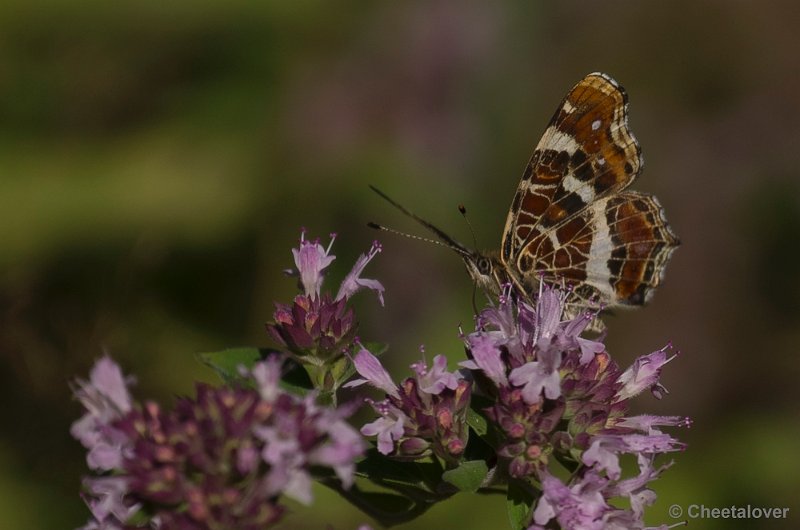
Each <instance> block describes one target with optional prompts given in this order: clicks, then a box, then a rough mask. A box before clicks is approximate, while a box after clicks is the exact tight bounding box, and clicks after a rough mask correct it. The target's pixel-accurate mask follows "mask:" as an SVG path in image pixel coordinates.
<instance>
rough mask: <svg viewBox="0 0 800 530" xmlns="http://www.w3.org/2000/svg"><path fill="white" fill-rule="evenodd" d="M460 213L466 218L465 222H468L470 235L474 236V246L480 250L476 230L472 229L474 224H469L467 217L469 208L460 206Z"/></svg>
mask: <svg viewBox="0 0 800 530" xmlns="http://www.w3.org/2000/svg"><path fill="white" fill-rule="evenodd" d="M458 211H459V212H461V216H462V217H464V220H465V221H466V222H467V226H468V227H469V233H470V234H472V246H473V247H474V248H478V238H477V237H475V230H474V229H473V228H472V223H470V222H469V217H467V207H466V206H464V205H463V204H459V205H458Z"/></svg>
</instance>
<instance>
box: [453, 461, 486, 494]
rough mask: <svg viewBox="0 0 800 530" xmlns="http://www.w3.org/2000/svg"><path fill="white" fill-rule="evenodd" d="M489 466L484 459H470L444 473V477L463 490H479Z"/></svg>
mask: <svg viewBox="0 0 800 530" xmlns="http://www.w3.org/2000/svg"><path fill="white" fill-rule="evenodd" d="M488 472H489V468H488V467H487V466H486V462H484V461H483V460H469V461H467V462H462V463H461V465H459V466H458V467H457V468H455V469H451V470H449V471H445V472H444V473H442V479H443V480H445V481H447V482H449V483H450V484H452V485H453V486H455V487H457V488H458V489H459V490H461V491H471V492H474V491H478V488H480V487H481V484H483V481H484V479H485V478H486V474H487V473H488Z"/></svg>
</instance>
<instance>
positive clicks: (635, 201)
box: [371, 73, 679, 326]
mask: <svg viewBox="0 0 800 530" xmlns="http://www.w3.org/2000/svg"><path fill="white" fill-rule="evenodd" d="M627 110H628V98H627V95H626V93H625V91H624V90H623V88H622V87H621V86H620V85H619V84H617V82H616V81H614V80H613V79H612V78H611V77H609V76H608V75H606V74H602V73H592V74H589V75H587V76H586V77H584V78H583V79H582V80H581V81H580V82H579V83H578V84H577V85H575V86H574V87H573V88H572V90H570V92H569V93H568V94H567V96H566V97H565V98H564V100H563V101H562V102H561V105H559V107H558V109H557V110H556V113H555V115H554V116H553V118H552V120H551V121H550V123H549V125H548V126H547V128H546V129H545V131H544V134H543V135H542V138H541V140H539V143H538V145H537V146H536V149H535V150H534V152H533V155H532V156H531V159H530V161H529V162H528V165H527V166H526V168H525V172H524V174H523V175H522V179H521V181H520V183H519V186H518V187H517V191H516V194H515V195H514V200H513V201H512V203H511V208H510V210H509V212H508V217H507V219H506V225H505V229H504V231H503V238H502V242H501V246H500V251H499V252H494V253H481V252H477V251H475V250H471V249H468V248H467V247H465V246H463V245H462V244H460V243H458V242H457V241H455V240H454V239H452V238H451V237H450V236H448V235H447V234H446V233H444V232H443V231H442V230H440V229H438V228H437V227H436V226H434V225H433V224H431V223H430V222H428V221H425V220H424V219H422V218H420V217H418V216H416V215H415V214H413V213H411V212H410V211H408V210H407V209H405V208H404V207H403V206H401V205H399V204H398V203H396V202H395V201H393V200H392V199H390V198H389V197H388V196H386V195H385V194H384V193H382V192H380V191H379V190H377V189H375V188H373V189H374V190H375V191H376V192H377V193H378V194H380V195H381V196H382V197H383V198H385V199H386V200H388V201H389V202H390V203H392V204H393V205H394V206H396V207H397V208H399V209H400V210H401V211H403V212H404V213H405V214H406V215H409V216H410V217H412V218H414V219H415V220H416V221H418V222H420V223H422V224H423V225H424V226H425V227H426V228H427V229H428V230H430V231H432V232H433V233H434V234H435V235H436V236H437V237H438V239H439V240H440V242H441V243H442V244H444V245H446V246H448V247H450V248H452V249H453V250H455V251H456V252H458V253H459V254H460V255H461V257H462V258H463V260H464V263H465V264H466V266H467V270H468V272H469V274H470V276H471V277H472V278H473V280H474V281H475V282H476V284H477V285H478V286H480V287H482V288H483V289H484V290H486V291H488V292H491V293H494V294H499V293H500V291H501V289H502V286H503V285H506V284H511V285H513V286H514V287H515V291H516V292H517V293H521V294H523V295H524V296H526V297H530V296H532V294H533V293H535V292H536V291H537V290H538V287H539V284H540V283H541V282H542V281H544V282H546V283H566V284H568V285H570V286H571V287H572V289H571V290H570V291H569V294H568V295H567V296H568V297H567V300H566V304H567V309H568V311H569V312H571V313H573V314H574V313H576V312H577V311H580V310H582V309H583V308H586V307H591V306H593V305H597V304H602V306H603V307H606V308H608V307H615V306H638V305H642V304H644V303H645V302H647V301H648V300H650V298H651V296H652V294H653V292H654V290H655V289H656V287H658V286H659V284H660V283H661V282H662V280H663V277H664V270H665V267H666V264H667V262H668V261H669V258H670V256H671V254H672V252H673V251H674V250H675V248H677V246H678V245H679V241H678V238H677V237H676V236H675V234H674V233H673V232H672V230H671V228H670V227H669V225H668V224H667V220H666V218H665V216H664V210H663V208H662V207H661V205H660V204H659V203H658V201H657V200H656V198H655V197H654V196H652V195H649V194H646V193H641V192H637V191H630V190H628V189H627V188H628V187H629V186H630V185H631V183H633V181H634V180H636V178H637V177H638V175H639V173H640V172H641V170H642V155H641V149H640V148H639V144H638V143H637V141H636V139H635V138H634V137H633V134H632V133H631V131H630V129H629V128H628V114H627ZM371 226H373V227H374V228H379V229H383V230H389V231H393V230H390V229H387V228H385V227H383V226H380V225H377V224H375V223H371ZM412 237H413V236H412ZM596 322H598V323H599V321H596ZM598 326H601V324H598Z"/></svg>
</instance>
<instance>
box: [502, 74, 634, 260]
mask: <svg viewBox="0 0 800 530" xmlns="http://www.w3.org/2000/svg"><path fill="white" fill-rule="evenodd" d="M627 100H628V98H627V96H626V94H625V92H624V90H623V89H622V88H621V87H620V86H619V85H618V84H617V83H616V82H615V81H614V80H613V79H611V78H610V77H608V76H607V75H605V74H599V73H594V74H589V75H587V76H586V77H585V78H583V79H582V80H581V81H580V82H579V83H578V84H577V85H575V87H573V88H572V90H571V91H570V92H569V93H568V94H567V96H566V97H565V98H564V100H563V101H562V102H561V105H559V107H558V110H557V111H556V113H555V115H554V116H553V118H552V120H551V121H550V124H549V125H548V126H547V129H545V132H544V134H543V135H542V139H541V140H540V141H539V143H538V145H537V146H536V149H535V150H534V152H533V155H532V156H531V159H530V161H529V162H528V166H527V167H526V169H525V173H524V174H523V177H522V180H521V181H520V184H519V187H518V188H517V192H516V194H515V196H514V200H513V202H512V205H511V209H510V210H509V213H508V218H507V220H506V228H505V231H504V235H503V243H502V251H501V256H502V257H503V259H504V261H505V262H506V263H511V262H512V261H513V258H514V257H516V256H518V255H519V251H520V250H521V249H522V247H523V246H524V245H525V244H526V243H527V242H528V241H530V240H532V239H533V238H535V237H536V233H537V232H538V233H543V232H545V231H547V230H550V229H553V228H554V227H556V226H558V225H560V224H562V223H564V222H565V221H567V220H568V219H570V218H571V217H572V216H574V215H576V214H578V212H580V211H581V210H582V209H584V208H585V207H586V206H587V205H588V204H589V203H591V202H592V201H594V200H596V199H598V198H600V197H603V196H605V195H608V194H609V193H613V192H616V191H621V190H622V189H624V188H625V187H627V186H628V185H629V184H630V183H631V182H633V180H634V179H635V178H636V176H637V175H638V173H639V171H640V170H641V167H642V160H641V154H640V153H641V152H640V149H639V145H638V143H637V142H636V140H635V138H634V137H633V135H632V134H631V132H630V130H629V129H628V124H627Z"/></svg>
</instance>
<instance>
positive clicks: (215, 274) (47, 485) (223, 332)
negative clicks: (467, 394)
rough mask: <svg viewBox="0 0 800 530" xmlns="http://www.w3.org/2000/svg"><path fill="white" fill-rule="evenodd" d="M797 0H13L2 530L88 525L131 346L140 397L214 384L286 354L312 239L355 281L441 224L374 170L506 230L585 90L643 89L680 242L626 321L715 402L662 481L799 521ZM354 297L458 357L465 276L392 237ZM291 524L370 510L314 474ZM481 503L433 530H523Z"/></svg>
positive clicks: (5, 200)
mask: <svg viewBox="0 0 800 530" xmlns="http://www.w3.org/2000/svg"><path fill="white" fill-rule="evenodd" d="M798 11H799V10H798V7H797V4H796V3H795V2H792V1H789V0H785V1H774V2H767V3H755V2H752V3H751V2H723V1H717V2H708V1H674V2H636V1H605V2H578V1H564V2H549V3H547V4H544V3H533V2H524V1H515V2H505V3H500V2H495V3H489V2H455V1H445V0H435V1H427V2H421V1H419V2H417V1H413V2H376V3H373V2H360V1H342V2H336V3H333V2H321V1H315V0H298V1H284V2H278V1H271V2H241V1H229V2H203V1H200V2H198V1H192V2H188V1H177V2H169V3H165V2H128V3H117V2H114V3H110V2H100V1H83V2H71V1H53V2H36V3H28V2H22V1H18V0H13V1H9V2H4V3H3V5H2V6H1V7H0V211H1V212H2V217H1V218H0V219H2V221H1V222H0V272H1V274H0V356H1V357H0V358H1V359H2V371H0V410H1V411H2V418H0V425H2V427H0V520H2V521H3V523H2V526H3V527H5V528H25V529H29V528H53V529H55V528H74V527H76V526H79V525H81V524H83V522H85V520H86V517H87V511H86V509H85V507H84V506H83V503H82V502H81V500H80V498H79V497H78V489H79V482H80V476H81V474H82V473H84V471H85V467H84V453H83V451H82V449H81V447H80V446H79V444H78V443H77V442H75V441H73V440H72V439H70V437H69V435H68V428H69V425H70V423H71V422H72V421H73V420H74V419H75V418H77V417H78V415H79V414H80V408H79V406H78V405H77V403H75V402H74V401H72V400H71V398H70V394H69V390H68V381H69V380H70V379H71V378H72V377H73V376H74V375H78V374H80V375H84V374H86V373H87V370H88V368H89V366H90V364H91V363H92V361H93V360H94V359H95V358H97V357H98V356H99V355H101V354H102V353H103V352H104V351H107V352H110V353H112V354H113V355H114V357H115V358H116V359H117V360H119V361H120V362H121V363H122V364H123V366H124V367H125V369H126V370H127V371H129V372H132V373H135V374H136V375H137V376H138V379H139V384H138V386H137V387H136V395H137V396H139V397H141V398H144V397H154V398H157V399H161V400H164V401H166V402H169V400H170V399H172V396H173V395H174V394H176V393H188V392H191V391H192V386H193V384H194V381H195V380H198V379H200V380H207V381H214V375H213V374H211V373H210V372H209V371H208V370H206V369H205V368H203V367H202V366H200V365H199V364H198V363H197V362H196V361H195V360H194V355H195V353H196V352H200V351H211V350H217V349H221V348H223V347H226V346H233V345H259V346H264V345H268V344H269V341H268V339H267V337H266V334H265V332H264V328H263V324H264V322H265V321H267V320H268V319H269V318H270V315H271V310H272V304H273V301H275V300H277V301H286V300H289V299H290V298H291V297H292V296H293V293H294V283H293V282H292V281H291V280H288V279H286V278H285V277H284V276H283V275H282V274H281V270H282V269H284V268H286V267H287V266H289V265H290V264H291V255H290V253H289V249H290V247H291V246H292V245H293V244H295V243H296V240H297V238H298V235H299V229H300V226H306V227H308V228H309V230H310V231H311V233H312V234H316V235H319V236H323V237H327V234H328V232H331V231H336V232H338V233H339V234H340V237H339V239H338V240H337V242H336V247H335V253H336V254H337V255H338V256H339V259H338V260H337V262H336V263H335V266H334V267H333V269H334V270H333V277H332V281H334V282H335V281H337V280H338V278H340V277H341V276H342V275H344V274H345V273H346V272H347V270H348V268H349V266H350V264H351V263H352V261H353V260H354V259H355V257H356V256H357V255H358V253H360V252H362V251H364V250H366V249H367V248H368V246H369V244H370V242H371V241H372V239H374V238H375V236H376V233H374V232H372V231H370V230H369V229H368V228H367V227H366V226H365V223H366V222H367V221H369V220H375V221H380V222H382V223H385V224H389V225H391V226H396V227H398V228H401V229H404V230H408V231H412V232H419V230H418V227H416V226H414V225H413V224H412V223H410V222H409V221H408V220H407V219H405V218H403V217H402V216H401V215H399V214H398V212H396V211H395V210H393V209H391V208H390V207H389V206H388V205H387V204H386V203H384V202H383V201H381V200H380V199H379V198H378V197H377V196H375V195H374V194H372V193H371V192H370V191H369V189H368V187H367V186H368V185H369V184H373V185H377V186H379V187H381V188H383V189H384V190H385V191H386V192H387V193H389V194H390V195H393V196H394V197H396V198H397V199H398V200H400V201H401V202H404V203H406V204H407V205H409V206H410V207H411V208H412V209H413V210H414V211H416V212H417V213H419V214H421V215H423V216H425V217H427V218H429V219H431V220H432V221H434V222H435V223H437V224H439V225H441V226H442V227H444V228H446V229H447V230H448V231H449V232H451V233H452V234H453V235H454V236H455V237H457V238H458V239H461V240H462V241H465V242H469V241H471V236H470V235H469V231H468V229H467V227H466V224H465V223H464V221H463V220H462V219H461V217H460V215H459V214H458V211H457V205H458V204H459V203H463V204H465V205H466V207H467V209H468V211H469V215H470V219H471V221H472V224H473V225H474V227H475V232H476V235H477V239H478V242H479V245H480V246H482V247H486V248H492V247H496V246H497V245H498V244H499V238H500V233H501V230H502V226H503V223H504V220H505V215H506V210H507V208H508V205H509V203H510V200H511V196H512V194H513V191H514V189H515V186H516V183H517V178H518V177H519V175H520V174H521V171H522V168H523V167H524V164H525V162H526V161H527V159H528V157H529V155H530V152H531V150H532V148H533V145H534V144H535V143H536V141H537V140H538V138H539V135H540V134H541V132H542V130H543V128H544V126H545V124H546V123H547V121H548V120H549V118H550V116H551V114H552V112H553V111H554V109H555V106H556V104H557V103H558V102H559V101H560V99H561V97H562V96H563V95H564V94H565V92H566V91H567V90H568V89H569V88H570V87H571V86H572V85H573V84H574V83H575V82H576V81H577V80H578V79H580V78H581V77H582V76H583V75H585V74H586V73H588V72H591V71H595V70H600V71H604V72H607V73H609V74H611V75H612V76H614V77H615V78H616V79H617V80H619V82H620V83H621V84H623V85H624V86H625V87H626V89H627V91H628V93H629V96H630V101H631V118H630V121H631V126H632V128H633V130H634V132H635V134H636V135H637V137H638V139H639V141H640V143H641V144H642V146H643V149H644V155H645V159H646V167H645V171H644V174H643V176H642V178H641V179H640V180H639V181H638V182H637V183H636V185H635V187H636V189H639V190H643V191H648V192H652V193H655V194H656V195H657V196H658V197H659V199H660V201H661V202H662V204H663V205H664V206H665V208H666V211H667V214H668V217H669V219H670V222H671V224H672V225H673V227H674V229H675V231H676V232H677V233H678V234H679V235H680V236H681V239H682V240H683V246H682V247H681V248H680V249H679V250H678V251H677V252H676V253H675V255H674V258H673V260H672V263H671V264H670V266H669V270H668V274H667V282H666V283H665V284H664V286H663V288H661V289H660V291H659V292H658V294H657V296H656V297H655V299H654V301H653V303H652V305H651V306H649V307H648V308H646V309H645V310H641V311H636V312H628V313H623V314H620V315H618V316H617V317H615V318H611V319H609V328H610V333H609V336H608V341H607V343H608V346H609V351H611V352H612V355H614V356H615V357H616V358H617V359H618V360H619V361H620V362H621V363H622V364H624V365H627V364H628V363H629V362H630V361H631V360H632V359H633V358H635V357H636V356H637V355H639V354H643V353H646V352H649V351H652V350H654V349H656V348H658V347H661V346H662V345H664V344H665V343H666V342H667V341H670V340H671V341H673V343H674V344H675V345H676V347H677V348H678V349H680V351H681V356H680V357H679V359H678V360H676V361H674V362H673V363H672V364H670V365H669V367H668V369H667V370H666V371H665V375H664V378H663V382H664V384H665V385H666V386H667V387H668V388H669V389H670V390H671V394H670V395H669V396H667V397H666V398H665V399H664V400H662V401H660V402H658V401H656V400H655V399H654V398H652V397H651V396H643V397H642V398H641V399H640V400H639V402H640V403H639V406H640V410H641V411H650V412H657V413H662V414H680V415H689V416H691V417H692V418H693V419H694V421H695V423H694V426H693V427H692V428H691V429H690V430H688V431H684V432H681V433H679V434H680V437H681V438H682V439H684V440H685V441H687V442H688V443H689V449H688V451H686V452H685V453H683V454H680V455H678V456H677V458H676V460H677V463H676V464H675V465H674V466H673V468H671V469H670V470H669V471H668V472H667V473H666V474H665V475H664V476H663V478H662V479H660V480H659V481H658V483H657V491H658V494H659V500H658V503H657V504H656V505H655V506H654V507H653V508H651V509H650V511H649V521H650V522H651V524H659V523H664V522H666V523H670V522H674V521H673V520H671V519H670V518H669V515H668V513H667V508H668V506H669V505H670V504H673V503H677V504H679V505H682V506H684V507H686V506H688V505H689V504H704V505H706V506H709V507H725V506H730V505H734V504H736V505H740V506H742V505H746V504H751V505H754V506H755V505H758V506H775V507H789V508H790V512H789V519H788V521H786V520H785V521H752V520H751V521H742V520H738V521H711V520H695V521H692V523H691V526H692V528H709V529H716V528H726V529H727V528H768V529H779V528H797V527H798V525H800V500H798V499H800V494H798V491H800V458H798V449H800V442H799V440H800V384H798V379H800V361H799V360H798V358H799V356H800V351H798V350H800V342H799V340H800V268H799V267H798V263H800V250H798V249H800V178H799V177H798V171H800V170H799V169H798V168H800V101H799V99H798V94H800V60H798V49H799V47H798V46H799V45H800V36H798V32H797V24H796V23H797V20H798V15H799V14H800V13H799V12H798ZM381 240H382V242H383V243H384V248H385V250H384V252H383V254H381V255H380V256H379V258H378V259H376V260H375V261H374V262H373V263H372V264H370V266H369V269H368V274H367V276H368V277H377V278H379V279H380V280H381V281H382V282H384V284H385V286H386V288H387V293H386V307H385V308H380V306H379V305H378V304H377V302H376V301H375V299H374V297H373V296H372V295H371V294H364V295H360V296H359V298H358V300H357V301H356V304H357V308H358V311H359V315H360V319H361V324H362V325H361V335H362V336H363V337H366V338H367V339H368V340H380V341H385V342H389V343H390V344H391V350H390V354H388V357H387V359H389V363H390V364H391V366H392V370H393V371H394V373H395V374H397V375H400V374H402V373H404V372H405V370H407V366H408V364H409V362H411V360H412V359H413V358H414V357H415V356H416V355H418V347H419V345H420V344H422V343H424V344H425V345H426V348H427V351H428V353H429V354H435V353H446V354H447V355H448V356H449V358H450V359H451V361H452V362H453V363H455V362H457V361H458V360H459V359H460V356H461V355H462V350H461V346H460V343H459V341H458V339H457V336H456V328H457V325H458V324H459V323H465V324H467V325H469V323H470V322H471V297H472V287H471V284H470V282H469V280H468V278H467V276H466V274H465V273H464V272H463V270H462V265H461V264H460V263H459V260H457V259H456V258H455V257H454V256H453V255H451V254H450V253H448V252H447V251H445V250H443V249H440V248H436V247H434V246H432V245H425V244H420V243H416V242H413V241H410V240H405V239H401V238H396V237H388V236H383V235H381ZM316 493H317V501H318V504H317V505H316V508H315V509H314V510H302V509H299V508H298V509H296V510H294V513H293V514H292V515H291V516H290V517H289V518H288V519H287V520H286V522H285V523H284V526H283V527H284V528H286V529H295V528H298V529H299V528H319V529H322V528H324V527H325V525H326V524H328V523H331V524H332V525H333V526H334V527H335V528H336V529H337V530H338V529H349V528H355V526H356V525H357V524H358V523H360V522H363V521H365V518H364V517H363V516H361V515H360V514H359V513H358V512H357V511H356V510H354V509H353V508H351V507H350V506H349V505H348V504H347V503H345V502H344V501H343V500H341V499H339V498H337V497H336V496H335V495H333V494H331V493H328V492H326V491H324V490H322V489H320V490H317V491H316ZM505 521H506V515H505V508H504V502H503V500H502V499H501V498H499V497H498V498H485V497H479V496H475V495H466V494H462V495H459V496H457V497H456V498H455V499H454V500H452V501H451V502H448V503H444V504H441V505H439V506H437V507H435V508H433V509H432V510H430V512H428V513H427V514H426V515H424V516H423V517H422V518H420V519H419V520H417V521H416V522H414V523H411V524H409V525H407V526H406V527H405V528H409V529H411V528H415V529H423V528H437V527H444V528H463V529H465V530H466V529H473V528H474V529H484V528H503V527H504V526H505V525H506V522H505Z"/></svg>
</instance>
